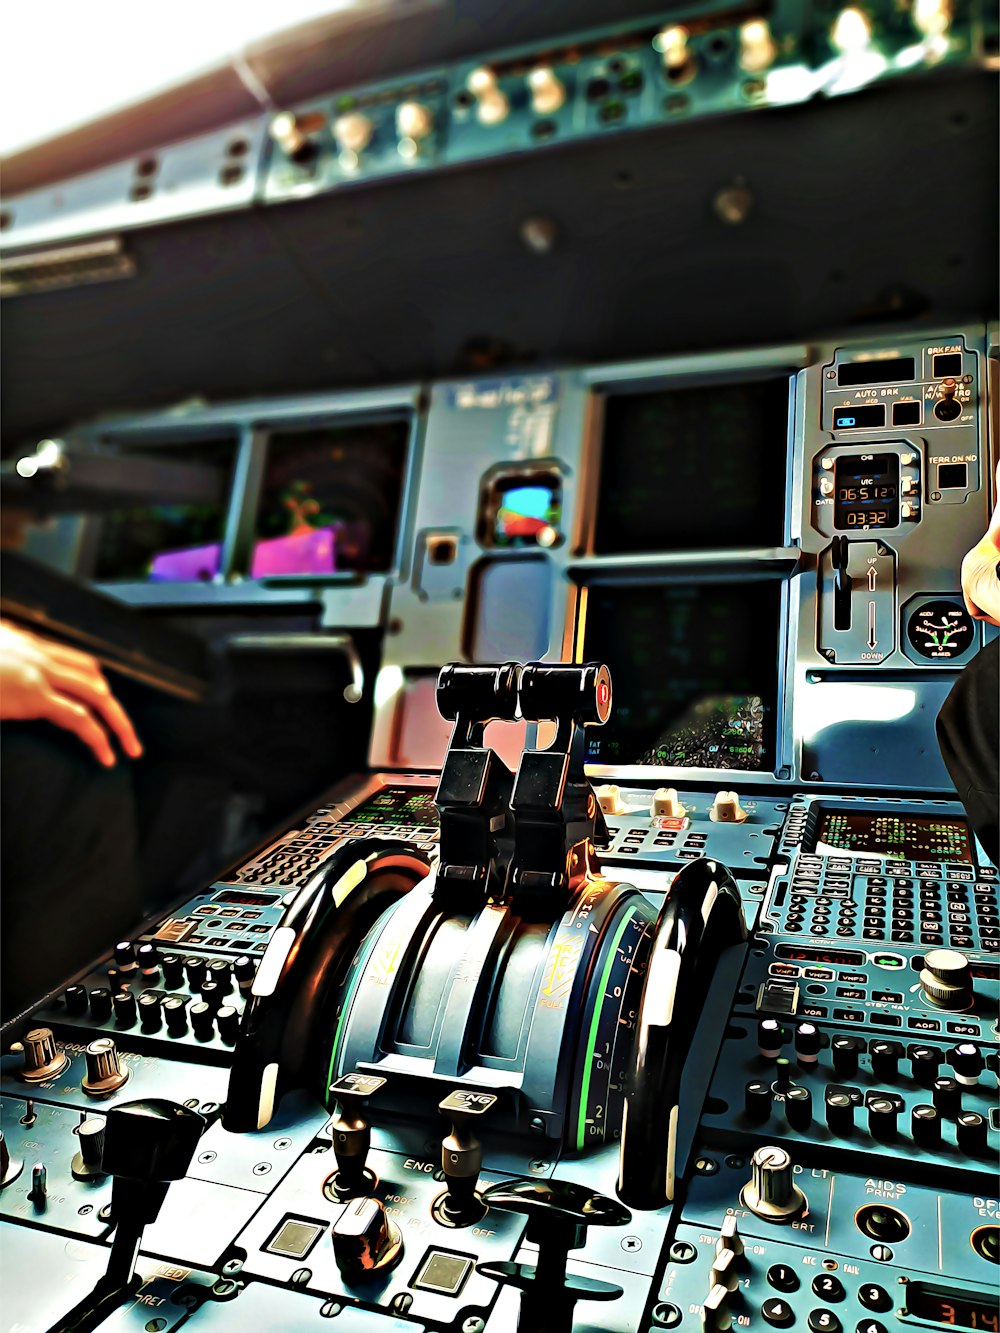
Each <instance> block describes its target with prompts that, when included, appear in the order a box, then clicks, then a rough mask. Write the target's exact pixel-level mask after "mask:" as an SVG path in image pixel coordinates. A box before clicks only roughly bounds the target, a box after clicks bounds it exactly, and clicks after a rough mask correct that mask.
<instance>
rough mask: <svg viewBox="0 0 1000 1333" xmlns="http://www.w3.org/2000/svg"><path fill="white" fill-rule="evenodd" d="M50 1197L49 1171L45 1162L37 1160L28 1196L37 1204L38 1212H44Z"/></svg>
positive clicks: (33, 1168) (36, 1210)
mask: <svg viewBox="0 0 1000 1333" xmlns="http://www.w3.org/2000/svg"><path fill="white" fill-rule="evenodd" d="M48 1197H49V1173H48V1171H47V1170H46V1169H45V1163H44V1162H36V1163H35V1165H34V1166H33V1167H32V1168H31V1188H30V1189H29V1190H28V1198H29V1199H30V1200H31V1202H32V1203H33V1204H34V1205H35V1212H36V1213H44V1212H45V1205H46V1203H47V1201H48Z"/></svg>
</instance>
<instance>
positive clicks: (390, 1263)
mask: <svg viewBox="0 0 1000 1333" xmlns="http://www.w3.org/2000/svg"><path fill="white" fill-rule="evenodd" d="M331 1240H332V1241H333V1254H334V1258H335V1259H336V1261H337V1267H338V1268H339V1269H340V1273H341V1276H342V1277H343V1279H344V1281H345V1282H346V1283H347V1284H348V1285H349V1286H353V1285H354V1284H355V1283H358V1282H365V1281H367V1280H368V1279H370V1278H373V1277H377V1276H378V1275H379V1274H382V1273H387V1272H388V1271H389V1270H390V1269H391V1268H394V1267H395V1265H396V1264H398V1263H399V1261H400V1259H401V1258H402V1256H403V1238H402V1236H401V1234H400V1231H399V1227H397V1226H396V1224H395V1222H393V1220H392V1218H391V1217H389V1215H388V1214H387V1213H386V1211H385V1205H384V1204H383V1203H382V1202H381V1201H380V1200H379V1199H370V1198H360V1199H351V1200H350V1201H349V1202H348V1203H347V1204H345V1206H344V1211H343V1212H342V1213H341V1214H340V1216H339V1217H338V1218H337V1220H336V1222H335V1223H334V1224H333V1231H332V1234H331Z"/></svg>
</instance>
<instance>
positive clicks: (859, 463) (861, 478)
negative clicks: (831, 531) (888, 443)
mask: <svg viewBox="0 0 1000 1333" xmlns="http://www.w3.org/2000/svg"><path fill="white" fill-rule="evenodd" d="M898 523H899V455H898V454H861V455H854V456H846V455H845V456H844V457H842V458H838V459H837V463H836V468H835V483H834V499H833V526H834V527H835V528H837V529H838V531H841V532H851V531H853V530H856V529H858V528H861V529H871V528H894V527H896V525H897V524H898Z"/></svg>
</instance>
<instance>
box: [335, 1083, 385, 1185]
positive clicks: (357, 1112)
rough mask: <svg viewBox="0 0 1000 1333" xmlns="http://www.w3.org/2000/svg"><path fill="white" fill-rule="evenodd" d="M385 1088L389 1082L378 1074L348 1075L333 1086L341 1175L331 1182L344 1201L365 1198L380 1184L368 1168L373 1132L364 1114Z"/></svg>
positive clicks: (338, 1164)
mask: <svg viewBox="0 0 1000 1333" xmlns="http://www.w3.org/2000/svg"><path fill="white" fill-rule="evenodd" d="M384 1085H385V1079H384V1078H378V1077H377V1076H376V1075H374V1074H345V1075H344V1076H343V1078H338V1079H337V1081H336V1083H331V1085H330V1093H331V1095H332V1096H334V1097H336V1098H337V1110H336V1113H335V1115H334V1118H333V1120H332V1122H331V1124H330V1134H331V1137H332V1139H333V1151H334V1155H335V1156H336V1158H337V1172H336V1175H335V1176H333V1178H332V1180H331V1181H330V1182H328V1183H329V1184H330V1185H331V1187H332V1189H333V1191H334V1193H335V1194H336V1195H337V1197H338V1198H339V1199H340V1200H341V1201H343V1200H345V1199H356V1198H362V1197H364V1196H365V1195H367V1194H370V1193H371V1191H372V1188H373V1186H374V1185H375V1184H376V1180H375V1176H374V1174H373V1173H372V1172H371V1171H369V1170H368V1169H367V1168H366V1166H365V1160H366V1158H367V1157H368V1150H369V1148H370V1147H371V1146H372V1132H371V1127H370V1126H369V1124H368V1121H367V1120H366V1119H365V1118H364V1116H363V1115H362V1113H361V1112H362V1108H363V1107H364V1105H365V1103H366V1102H367V1100H368V1098H369V1097H374V1095H375V1093H376V1092H378V1090H379V1088H381V1087H384Z"/></svg>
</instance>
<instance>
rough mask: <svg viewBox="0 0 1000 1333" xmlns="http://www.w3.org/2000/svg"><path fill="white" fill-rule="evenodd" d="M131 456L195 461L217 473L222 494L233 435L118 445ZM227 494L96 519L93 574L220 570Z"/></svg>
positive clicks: (163, 575)
mask: <svg viewBox="0 0 1000 1333" xmlns="http://www.w3.org/2000/svg"><path fill="white" fill-rule="evenodd" d="M123 453H129V454H130V455H131V456H133V457H138V458H155V459H157V460H159V461H165V462H173V463H188V464H192V463H193V464H197V465H198V466H199V467H203V468H205V469H207V470H208V471H211V472H215V473H217V474H218V476H219V478H220V481H221V485H220V488H219V489H220V493H221V494H222V495H223V496H225V493H226V490H227V487H228V483H229V476H230V473H231V471H232V466H233V460H234V458H235V457H236V442H235V440H200V441H198V442H197V443H195V442H193V441H191V442H185V443H179V444H170V445H163V446H159V447H157V448H143V449H141V450H140V449H135V450H128V451H124V450H123ZM227 503H228V500H227V498H223V499H221V500H219V501H218V502H214V503H210V504H162V505H157V504H143V505H133V506H131V507H130V508H128V509H116V510H113V511H112V512H110V513H107V514H104V515H102V517H101V518H100V520H98V526H97V540H96V547H95V552H94V563H93V567H92V570H91V575H92V577H93V578H95V579H97V580H98V581H99V582H113V581H122V580H128V581H132V580H146V579H149V580H151V581H152V582H154V583H210V582H211V581H212V580H213V579H214V578H215V577H216V575H217V574H219V573H220V571H221V566H222V538H223V536H224V533H225V527H226V505H227Z"/></svg>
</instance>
